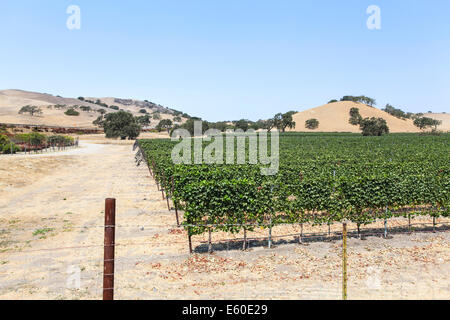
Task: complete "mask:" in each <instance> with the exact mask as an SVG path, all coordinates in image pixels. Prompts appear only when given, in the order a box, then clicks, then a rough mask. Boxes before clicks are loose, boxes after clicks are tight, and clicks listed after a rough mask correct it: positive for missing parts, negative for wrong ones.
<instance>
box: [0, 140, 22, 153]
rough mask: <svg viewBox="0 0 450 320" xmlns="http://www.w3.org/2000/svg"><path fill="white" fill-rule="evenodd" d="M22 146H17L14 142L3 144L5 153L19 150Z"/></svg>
mask: <svg viewBox="0 0 450 320" xmlns="http://www.w3.org/2000/svg"><path fill="white" fill-rule="evenodd" d="M19 151H20V148H19V147H18V146H16V145H15V144H14V143H13V142H8V143H7V144H5V145H3V147H2V152H3V153H4V154H11V153H16V152H19Z"/></svg>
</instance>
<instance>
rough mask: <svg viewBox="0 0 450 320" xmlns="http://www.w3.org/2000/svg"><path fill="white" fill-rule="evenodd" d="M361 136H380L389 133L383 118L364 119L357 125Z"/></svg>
mask: <svg viewBox="0 0 450 320" xmlns="http://www.w3.org/2000/svg"><path fill="white" fill-rule="evenodd" d="M359 127H360V129H361V130H362V134H363V136H381V135H382V134H385V133H389V127H388V125H387V123H386V120H384V119H383V118H374V117H372V118H365V119H363V120H361V123H360V125H359Z"/></svg>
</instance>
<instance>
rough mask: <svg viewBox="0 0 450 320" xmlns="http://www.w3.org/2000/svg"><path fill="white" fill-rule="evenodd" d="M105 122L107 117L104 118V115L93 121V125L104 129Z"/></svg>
mask: <svg viewBox="0 0 450 320" xmlns="http://www.w3.org/2000/svg"><path fill="white" fill-rule="evenodd" d="M104 121H105V117H104V116H103V114H102V115H101V116H98V117H97V119H95V120H94V121H92V124H94V125H96V126H99V127H100V128H102V127H103V123H104Z"/></svg>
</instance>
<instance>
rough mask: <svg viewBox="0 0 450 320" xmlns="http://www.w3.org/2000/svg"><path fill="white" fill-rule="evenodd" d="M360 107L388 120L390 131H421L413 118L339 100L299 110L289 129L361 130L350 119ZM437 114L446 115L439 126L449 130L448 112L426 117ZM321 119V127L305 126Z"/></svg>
mask: <svg viewBox="0 0 450 320" xmlns="http://www.w3.org/2000/svg"><path fill="white" fill-rule="evenodd" d="M353 107H355V108H358V109H359V113H360V114H361V116H362V117H363V118H366V117H376V118H383V119H385V120H386V122H387V125H388V126H389V130H390V132H420V130H419V129H418V128H417V127H416V126H414V124H413V120H411V119H405V120H402V119H399V118H396V117H394V116H392V115H390V114H389V113H387V112H384V111H382V110H380V109H377V108H374V107H370V106H368V105H365V104H362V103H357V102H352V101H339V102H333V103H328V104H325V105H323V106H320V107H316V108H312V109H308V110H305V111H301V112H298V113H296V114H294V115H293V116H292V117H293V120H294V121H295V122H296V126H295V128H294V129H290V130H288V131H301V132H360V130H359V126H353V125H351V124H350V123H349V122H348V120H349V118H350V115H349V113H350V109H351V108H353ZM432 115H435V117H436V119H437V118H438V117H441V115H442V116H446V117H443V118H446V119H447V120H446V123H445V124H444V123H443V125H442V126H439V127H438V129H439V130H443V131H447V130H449V129H448V124H449V120H450V118H449V117H448V115H446V114H425V115H424V116H425V117H427V116H428V117H432ZM312 118H314V119H317V120H319V127H318V128H317V129H315V130H310V129H306V128H305V121H306V120H308V119H312Z"/></svg>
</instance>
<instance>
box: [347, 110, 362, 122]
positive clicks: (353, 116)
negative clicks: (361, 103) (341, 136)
mask: <svg viewBox="0 0 450 320" xmlns="http://www.w3.org/2000/svg"><path fill="white" fill-rule="evenodd" d="M361 121H362V117H361V115H360V114H359V109H358V108H351V109H350V119H349V120H348V122H349V123H350V124H352V125H354V126H356V125H360V124H361Z"/></svg>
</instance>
